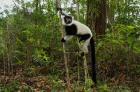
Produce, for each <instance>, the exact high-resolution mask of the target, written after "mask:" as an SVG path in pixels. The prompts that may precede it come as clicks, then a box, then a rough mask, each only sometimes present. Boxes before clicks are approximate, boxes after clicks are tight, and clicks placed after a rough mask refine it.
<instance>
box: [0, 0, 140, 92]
mask: <svg viewBox="0 0 140 92" xmlns="http://www.w3.org/2000/svg"><path fill="white" fill-rule="evenodd" d="M87 1H89V2H90V1H92V0H71V1H69V0H61V4H62V7H63V8H64V10H65V11H66V12H68V13H70V14H71V15H73V16H74V18H75V19H77V20H79V21H80V22H82V23H84V24H86V19H87V16H88V15H87V5H88V4H86V3H87ZM93 1H94V3H95V5H93V7H91V8H90V9H91V10H92V11H93V12H94V14H95V16H94V17H95V18H93V19H96V17H98V16H99V13H100V12H101V11H100V10H99V9H98V7H99V6H98V5H99V4H100V3H101V1H102V0H93ZM13 3H14V6H13V8H12V10H11V11H9V10H4V11H1V12H0V65H1V67H0V92H15V90H20V92H31V91H35V92H38V91H39V92H57V91H60V92H65V90H66V76H65V69H64V59H63V54H64V53H63V46H62V43H61V37H62V32H64V30H63V28H62V25H61V22H60V19H59V16H58V15H57V11H56V2H55V0H31V1H29V2H27V1H25V0H13ZM92 32H93V33H94V38H95V39H96V61H97V67H96V68H97V74H98V76H97V79H98V81H99V87H98V89H97V90H98V91H99V92H114V90H115V92H138V91H140V1H139V0H106V28H105V34H102V37H98V35H96V30H95V29H94V27H93V30H92ZM78 51H79V48H78V45H77V39H76V38H74V39H73V40H72V41H70V42H68V43H67V44H66V52H68V53H67V54H66V55H67V57H68V66H69V73H70V81H71V88H72V90H73V91H74V92H83V91H85V92H91V87H90V86H91V84H92V81H91V79H90V77H89V78H88V79H87V80H86V83H85V81H84V69H83V62H82V60H81V58H79V55H78V54H77V52H78ZM88 66H90V62H88ZM90 71H91V70H90V69H89V72H90ZM78 74H79V75H78ZM77 76H80V79H78V77H77ZM77 80H78V81H77ZM79 85H80V86H79ZM75 87H76V88H75Z"/></svg>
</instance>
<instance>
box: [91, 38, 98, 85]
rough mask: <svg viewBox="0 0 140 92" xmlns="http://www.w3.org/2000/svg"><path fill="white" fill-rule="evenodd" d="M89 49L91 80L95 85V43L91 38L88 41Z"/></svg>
mask: <svg viewBox="0 0 140 92" xmlns="http://www.w3.org/2000/svg"><path fill="white" fill-rule="evenodd" d="M90 47H91V61H92V80H93V82H94V83H95V86H96V84H97V79H96V58H95V43H94V39H93V37H92V38H91V39H90Z"/></svg>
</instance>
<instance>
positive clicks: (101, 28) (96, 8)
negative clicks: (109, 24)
mask: <svg viewBox="0 0 140 92" xmlns="http://www.w3.org/2000/svg"><path fill="white" fill-rule="evenodd" d="M87 25H88V26H89V27H90V29H91V30H92V31H93V30H95V32H96V36H97V37H99V36H102V35H104V34H105V29H106V0H100V1H96V0H87Z"/></svg>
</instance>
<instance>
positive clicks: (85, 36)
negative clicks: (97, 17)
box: [77, 34, 91, 42]
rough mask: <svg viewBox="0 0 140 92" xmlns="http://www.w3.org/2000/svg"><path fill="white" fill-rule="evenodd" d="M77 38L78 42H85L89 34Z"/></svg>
mask: <svg viewBox="0 0 140 92" xmlns="http://www.w3.org/2000/svg"><path fill="white" fill-rule="evenodd" d="M77 36H78V37H79V42H81V41H85V40H87V39H89V38H90V37H91V35H90V34H83V35H77Z"/></svg>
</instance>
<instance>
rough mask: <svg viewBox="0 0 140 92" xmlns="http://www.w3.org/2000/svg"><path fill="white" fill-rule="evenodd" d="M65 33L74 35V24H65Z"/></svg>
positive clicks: (75, 30)
mask: <svg viewBox="0 0 140 92" xmlns="http://www.w3.org/2000/svg"><path fill="white" fill-rule="evenodd" d="M65 31H66V35H76V34H77V27H76V25H75V24H72V25H71V26H65Z"/></svg>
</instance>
